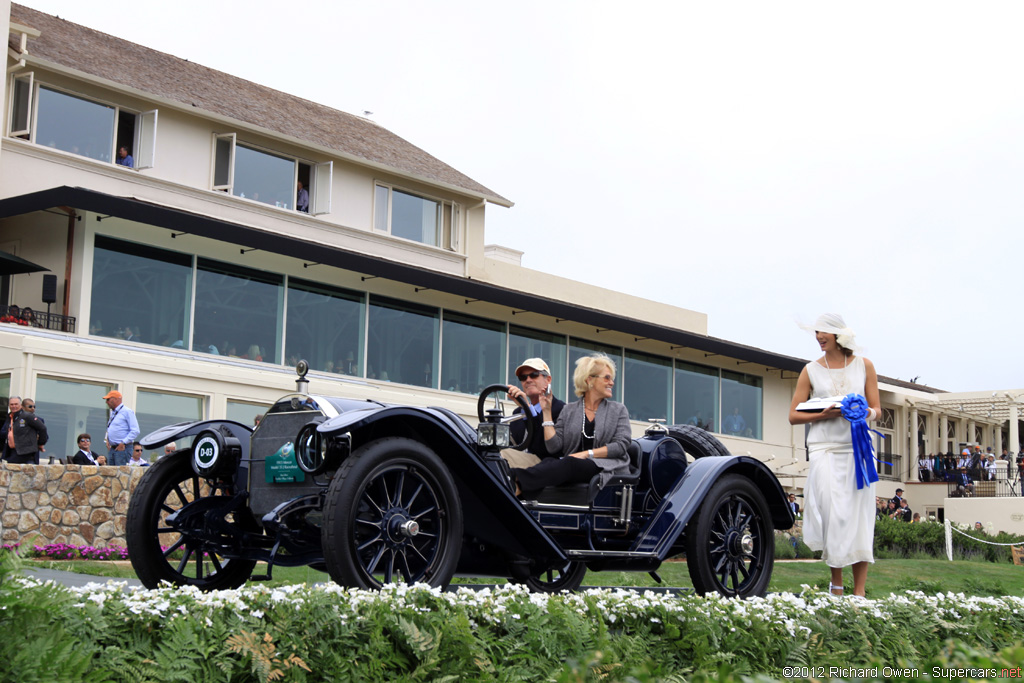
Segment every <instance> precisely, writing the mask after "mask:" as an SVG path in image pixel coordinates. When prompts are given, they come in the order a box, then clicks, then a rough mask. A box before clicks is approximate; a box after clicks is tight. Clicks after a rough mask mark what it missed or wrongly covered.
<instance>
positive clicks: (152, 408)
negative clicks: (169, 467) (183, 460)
mask: <svg viewBox="0 0 1024 683" xmlns="http://www.w3.org/2000/svg"><path fill="white" fill-rule="evenodd" d="M135 417H136V419H137V420H138V421H139V438H140V439H141V438H142V437H143V436H146V435H147V434H150V433H151V432H155V431H156V430H158V429H160V428H161V427H164V426H166V425H170V424H175V423H177V422H195V421H196V420H202V419H203V397H202V396H187V395H182V394H166V393H162V392H158V391H150V390H146V389H140V390H139V392H138V395H137V397H136V403H135ZM93 438H94V439H95V435H93ZM160 455H163V450H162V449H161V451H160ZM143 457H145V458H146V459H147V460H148V459H149V454H148V453H147V454H146V455H145V456H143Z"/></svg>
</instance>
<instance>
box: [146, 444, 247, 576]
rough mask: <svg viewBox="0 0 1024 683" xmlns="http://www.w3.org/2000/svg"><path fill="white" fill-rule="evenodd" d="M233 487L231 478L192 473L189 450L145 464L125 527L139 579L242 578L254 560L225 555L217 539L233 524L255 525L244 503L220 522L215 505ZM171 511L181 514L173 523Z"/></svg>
mask: <svg viewBox="0 0 1024 683" xmlns="http://www.w3.org/2000/svg"><path fill="white" fill-rule="evenodd" d="M236 493H237V490H236V486H235V485H234V484H232V483H231V480H230V478H221V477H215V478H207V477H200V476H199V475H198V474H196V473H195V471H194V470H193V469H192V452H191V450H185V451H178V452H177V453H174V454H173V455H168V456H165V457H163V458H160V459H159V460H157V461H156V463H154V464H153V465H152V466H151V467H149V468H148V469H147V471H146V473H145V474H144V475H143V476H142V480H141V481H140V482H139V485H138V487H137V488H136V489H135V491H134V492H133V493H132V497H131V501H130V502H129V504H128V516H127V529H126V537H127V541H128V554H129V557H130V558H131V562H132V568H133V569H134V570H135V573H136V574H137V575H138V577H139V580H140V581H142V585H144V586H145V587H146V588H156V587H157V586H159V585H160V582H162V581H168V582H170V583H172V584H174V585H178V586H186V585H187V586H197V587H199V588H201V589H202V590H226V589H231V588H238V587H239V586H241V585H242V584H243V583H245V582H246V580H248V578H249V576H250V575H251V574H252V570H253V568H254V567H255V566H256V562H255V561H254V560H244V559H237V558H236V559H229V558H226V557H224V556H223V555H221V554H220V552H218V551H219V548H220V546H219V544H218V543H217V541H220V540H222V541H224V542H225V543H229V542H230V541H231V540H232V539H231V531H232V530H235V531H236V532H237V533H238V534H244V533H245V532H247V531H249V532H251V531H256V530H258V526H257V525H256V522H255V520H254V519H253V518H252V515H251V514H250V513H249V510H248V508H245V509H243V510H240V511H238V512H233V513H227V514H226V515H224V516H223V520H222V522H221V520H220V519H218V517H219V515H218V514H217V513H218V510H223V509H224V507H223V506H226V505H228V504H229V503H230V502H232V500H233V499H234V496H235V494H236ZM183 510H184V511H183ZM193 511H196V512H195V513H194V514H193ZM172 514H177V515H178V517H179V518H180V519H181V521H180V523H179V524H178V525H176V526H172V525H170V524H169V523H168V521H167V517H168V516H169V515H172ZM210 519H216V520H217V521H216V522H210V521H209V520H210ZM226 532H227V533H226Z"/></svg>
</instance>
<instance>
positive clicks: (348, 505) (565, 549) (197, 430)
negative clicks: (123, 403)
mask: <svg viewBox="0 0 1024 683" xmlns="http://www.w3.org/2000/svg"><path fill="white" fill-rule="evenodd" d="M305 369H306V368H305V367H304V363H301V362H300V364H299V381H298V385H299V389H298V392H297V393H295V394H292V395H289V396H285V397H284V398H282V399H280V400H279V401H278V402H277V403H276V404H275V405H274V406H273V407H272V408H270V410H268V411H267V413H266V415H265V416H264V417H263V418H262V419H261V420H260V422H259V426H258V427H256V428H255V429H250V428H249V427H247V426H245V425H242V424H240V423H237V422H233V421H229V420H205V421H200V422H191V423H181V424H175V425H170V426H168V427H164V428H163V429H160V430H158V431H156V432H153V433H152V434H149V435H148V436H147V437H145V439H144V440H143V442H142V443H143V446H145V447H146V448H147V449H156V448H159V447H161V446H163V445H164V444H166V443H168V442H170V441H176V440H179V439H184V438H185V437H193V439H192V447H191V448H187V449H182V450H180V451H178V452H177V453H175V454H173V455H170V456H166V457H163V458H161V459H160V460H158V461H157V462H156V463H155V464H154V465H153V466H152V467H150V468H149V469H148V471H147V472H146V473H145V475H144V476H143V477H142V480H141V482H140V483H139V485H138V487H137V489H136V491H135V492H134V494H133V496H132V498H131V502H130V505H129V509H128V519H127V525H128V529H127V537H128V548H129V553H130V556H131V561H132V565H133V567H134V568H135V571H136V573H137V574H138V576H139V579H140V580H141V581H142V583H143V584H144V585H146V586H148V587H150V588H153V587H156V586H157V585H158V584H159V583H160V582H161V581H169V582H171V583H173V584H179V585H185V584H189V585H195V586H198V587H200V588H203V589H209V590H213V589H222V588H236V587H238V586H240V585H242V584H243V583H244V582H245V581H246V580H248V579H249V578H250V577H251V576H252V573H253V571H254V569H255V567H256V564H257V563H260V562H265V563H267V575H268V576H269V574H270V573H271V572H272V570H273V567H274V566H275V565H279V566H300V565H309V566H312V567H315V568H317V569H321V570H325V571H327V572H328V573H329V574H330V576H331V578H332V579H333V580H334V581H336V582H337V583H339V584H342V585H345V586H356V587H362V588H376V587H379V586H381V585H382V584H384V583H389V582H394V581H404V582H410V583H411V582H425V583H428V584H430V585H433V586H445V585H447V584H448V583H449V582H450V581H451V579H452V577H453V576H454V575H456V574H459V575H472V576H488V577H501V578H509V579H511V580H512V581H516V582H521V583H525V584H526V585H528V586H529V587H530V588H531V589H534V590H538V591H557V590H563V589H568V590H573V589H576V588H577V587H579V585H580V583H581V582H582V580H583V576H584V574H585V573H586V570H587V569H592V570H595V571H603V570H615V571H645V572H650V573H651V574H652V576H654V577H655V578H657V573H656V572H657V570H658V568H659V567H660V565H661V563H662V562H664V561H665V560H667V559H669V558H671V557H676V556H681V555H684V554H685V556H686V558H687V564H688V567H689V571H690V576H691V578H692V580H693V584H694V586H695V587H696V589H697V591H698V592H700V593H708V592H713V591H717V592H719V593H721V594H723V595H726V596H742V597H745V596H753V595H763V594H764V593H765V592H766V590H767V588H768V581H769V579H770V578H771V572H772V566H773V562H774V548H775V542H774V533H773V532H774V530H775V529H788V528H790V527H791V526H792V524H793V515H792V512H791V510H790V508H789V506H788V505H787V504H786V500H785V496H784V494H783V491H782V487H781V486H780V485H779V482H778V480H777V479H776V478H775V475H774V474H772V472H771V471H770V470H769V469H768V468H767V467H765V466H764V465H763V464H762V463H761V462H760V461H758V460H756V459H754V458H751V457H747V456H737V455H730V454H729V453H728V452H727V451H726V449H725V447H724V446H723V445H722V444H721V443H720V442H719V441H718V440H717V439H715V438H714V437H712V436H710V435H708V434H707V433H706V432H705V431H703V430H701V429H699V428H697V427H693V426H689V425H680V426H670V427H664V426H661V425H657V424H655V425H652V426H651V427H650V428H649V429H648V430H647V433H646V434H645V435H644V436H643V437H642V438H639V439H635V440H633V442H632V444H631V445H630V448H629V454H630V459H631V463H632V468H631V471H630V472H629V474H627V475H621V476H618V477H617V478H616V479H614V480H613V481H611V482H610V483H608V484H607V485H605V486H604V487H603V488H602V487H600V486H599V485H598V482H597V479H596V478H595V480H594V481H593V482H591V483H590V484H578V485H571V486H563V487H553V488H549V489H545V490H544V491H542V492H541V494H540V495H539V496H537V500H529V501H521V500H519V499H517V498H516V496H515V495H514V486H513V485H512V483H511V479H510V477H509V471H508V466H507V464H506V463H505V461H504V460H503V459H502V458H501V456H500V455H499V452H500V449H501V448H502V447H503V446H505V445H507V444H508V440H509V431H510V430H509V423H510V422H511V421H512V420H515V419H517V418H518V416H511V415H510V416H507V417H506V416H505V414H504V410H503V408H502V407H501V403H500V402H499V401H498V400H495V401H493V404H494V406H495V407H493V408H490V409H486V410H485V407H486V406H487V404H488V401H487V399H488V398H489V397H490V396H491V395H492V394H494V395H498V394H502V393H503V392H505V390H506V387H505V386H504V385H493V386H490V387H488V388H487V389H485V390H484V391H483V393H482V394H481V395H480V399H479V401H478V413H479V414H478V417H479V419H480V424H479V426H478V427H477V428H474V427H472V426H470V425H469V424H468V423H467V422H466V421H465V420H463V419H462V418H461V417H459V416H458V415H456V414H455V413H453V412H451V411H450V410H447V409H444V408H419V407H412V406H403V405H385V404H382V403H377V402H373V401H357V400H351V399H345V398H333V397H326V396H316V395H311V394H309V393H308V391H307V387H308V384H307V383H306V382H305ZM527 424H529V421H527ZM529 438H530V434H529V429H528V430H527V434H526V439H527V440H528V439H529ZM254 578H266V577H254Z"/></svg>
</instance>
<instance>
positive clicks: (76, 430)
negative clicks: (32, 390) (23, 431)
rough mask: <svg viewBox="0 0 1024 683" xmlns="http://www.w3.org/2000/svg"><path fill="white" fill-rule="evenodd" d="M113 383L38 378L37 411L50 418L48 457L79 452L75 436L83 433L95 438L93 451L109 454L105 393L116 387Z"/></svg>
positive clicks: (43, 456)
mask: <svg viewBox="0 0 1024 683" xmlns="http://www.w3.org/2000/svg"><path fill="white" fill-rule="evenodd" d="M113 388H114V387H113V385H110V384H93V383H89V382H76V381H74V380H67V379H58V378H55V377H39V378H38V379H37V380H36V395H35V396H34V397H33V398H35V399H36V414H38V415H39V417H41V418H43V419H44V420H45V421H46V431H47V433H48V434H49V437H50V440H49V441H48V442H47V444H46V452H45V453H43V454H40V457H41V459H40V462H44V460H45V458H46V456H53V457H55V458H65V457H67V456H69V455H74V454H75V452H77V451H78V444H77V443H76V441H75V437H76V436H78V435H79V434H82V433H83V432H84V433H86V434H89V436H91V437H92V450H93V451H94V452H96V453H98V454H100V455H106V454H107V448H106V446H105V445H104V444H103V439H104V438H105V437H106V434H107V413H108V411H107V404H106V403H104V402H103V396H104V394H106V393H107V392H108V391H110V390H111V389H113Z"/></svg>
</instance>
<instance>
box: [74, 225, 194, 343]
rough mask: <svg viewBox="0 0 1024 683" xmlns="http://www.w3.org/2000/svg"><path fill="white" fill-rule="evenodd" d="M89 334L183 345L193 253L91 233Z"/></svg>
mask: <svg viewBox="0 0 1024 683" xmlns="http://www.w3.org/2000/svg"><path fill="white" fill-rule="evenodd" d="M94 253H95V256H94V261H93V270H92V302H91V304H92V305H91V309H90V314H89V334H93V335H97V336H101V337H113V338H116V339H128V340H131V341H140V342H146V343H147V344H159V345H161V346H171V347H175V348H184V347H185V346H186V345H187V343H188V329H189V315H190V313H191V311H190V306H191V304H190V301H191V298H192V257H191V256H188V255H186V254H178V253H175V252H172V251H166V250H163V249H155V248H153V247H148V246H145V245H142V244H134V243H132V242H124V241H122V240H116V239H112V238H110V237H105V236H103V235H97V236H96V250H95V252H94Z"/></svg>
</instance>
